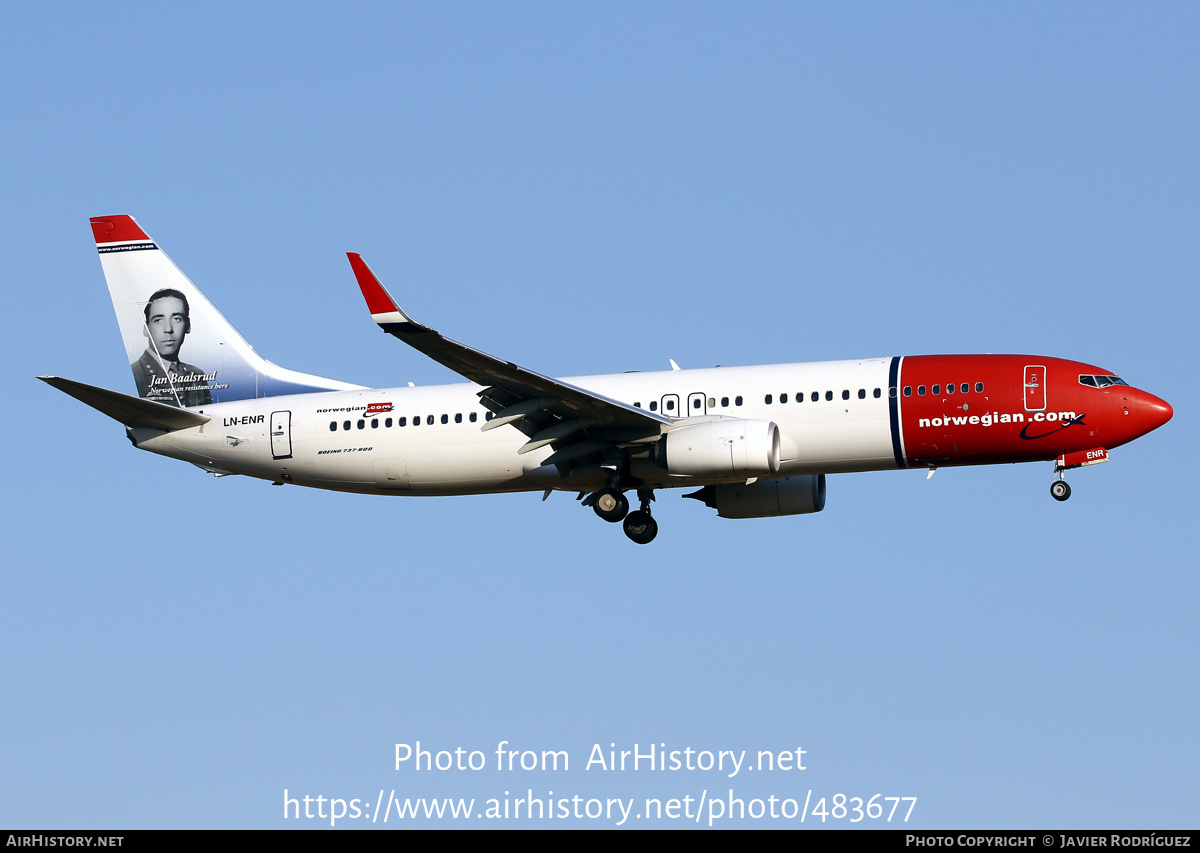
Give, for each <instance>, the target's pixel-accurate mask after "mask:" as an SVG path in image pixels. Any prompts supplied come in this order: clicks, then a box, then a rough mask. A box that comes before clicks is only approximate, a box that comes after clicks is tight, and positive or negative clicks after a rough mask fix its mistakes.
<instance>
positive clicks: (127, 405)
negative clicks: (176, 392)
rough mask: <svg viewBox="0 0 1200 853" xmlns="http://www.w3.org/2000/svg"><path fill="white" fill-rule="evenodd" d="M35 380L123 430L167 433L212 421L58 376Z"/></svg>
mask: <svg viewBox="0 0 1200 853" xmlns="http://www.w3.org/2000/svg"><path fill="white" fill-rule="evenodd" d="M38 379H40V380H42V381H43V382H45V383H46V384H47V385H53V386H54V387H55V388H57V389H58V390H59V391H62V392H63V393H64V394H70V395H71V396H72V397H74V398H75V399H76V400H79V401H80V402H82V403H87V404H88V405H89V406H91V407H92V408H93V409H95V410H96V411H98V412H103V413H104V414H106V415H108V416H109V417H110V418H112V419H113V420H115V421H118V422H120V423H123V424H125V426H127V427H150V428H152V429H165V430H167V431H168V432H169V431H172V430H177V429H188V428H189V427H197V426H200V425H201V424H206V423H208V422H209V421H211V420H212V418H210V417H209V416H208V415H201V414H198V413H197V412H190V411H188V410H187V409H180V408H178V407H176V406H168V405H166V404H165V403H156V402H154V401H153V400H143V399H141V398H139V397H130V396H129V395H128V394H121V393H119V392H117V391H109V390H108V389H106V388H97V387H96V386H95V385H85V384H83V383H82V382H74V381H72V380H70V379H63V378H62V377H61V376H39V377H38Z"/></svg>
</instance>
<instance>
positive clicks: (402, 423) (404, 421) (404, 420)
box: [396, 418, 408, 426]
mask: <svg viewBox="0 0 1200 853" xmlns="http://www.w3.org/2000/svg"><path fill="white" fill-rule="evenodd" d="M396 423H398V424H399V425H400V426H408V418H400V420H398V421H396Z"/></svg>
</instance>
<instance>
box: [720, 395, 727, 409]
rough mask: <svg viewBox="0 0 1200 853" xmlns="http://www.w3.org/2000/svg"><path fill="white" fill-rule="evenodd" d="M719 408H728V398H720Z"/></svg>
mask: <svg viewBox="0 0 1200 853" xmlns="http://www.w3.org/2000/svg"><path fill="white" fill-rule="evenodd" d="M721 406H722V408H728V407H729V398H728V397H722V398H721Z"/></svg>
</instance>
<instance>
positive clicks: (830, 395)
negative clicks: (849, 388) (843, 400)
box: [825, 391, 833, 400]
mask: <svg viewBox="0 0 1200 853" xmlns="http://www.w3.org/2000/svg"><path fill="white" fill-rule="evenodd" d="M825 399H826V400H832V399H833V392H832V391H826V392H825Z"/></svg>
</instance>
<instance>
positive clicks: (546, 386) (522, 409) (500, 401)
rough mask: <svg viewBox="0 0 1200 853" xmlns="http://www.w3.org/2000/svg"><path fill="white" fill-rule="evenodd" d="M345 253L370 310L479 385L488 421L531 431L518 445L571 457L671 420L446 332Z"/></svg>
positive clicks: (634, 438)
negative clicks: (424, 321)
mask: <svg viewBox="0 0 1200 853" xmlns="http://www.w3.org/2000/svg"><path fill="white" fill-rule="evenodd" d="M347 257H348V258H349V259H350V266H351V267H352V268H353V269H354V275H355V277H356V278H357V279H358V286H359V289H360V290H362V294H363V297H364V298H365V299H366V301H367V308H368V310H370V312H371V318H372V319H374V320H375V322H376V323H378V324H379V326H380V328H382V329H383V330H384V331H385V332H387V333H388V334H390V335H393V336H394V337H397V338H399V339H400V340H402V341H404V343H406V344H408V345H409V346H411V347H412V348H413V349H416V350H419V351H420V352H423V353H424V354H425V355H427V356H429V357H430V358H432V359H433V360H434V361H436V362H438V363H440V364H443V365H445V366H446V367H448V368H450V369H451V370H453V371H454V372H455V373H457V374H459V375H460V376H463V377H466V378H467V379H469V380H470V381H472V382H474V383H476V384H478V385H482V386H483V388H484V390H483V391H481V392H479V398H480V400H481V401H482V402H483V405H484V406H485V407H486V408H487V409H489V410H490V411H492V412H493V413H494V417H493V418H492V419H491V420H489V421H487V422H486V423H485V424H484V425H483V429H484V430H489V429H494V428H496V427H499V426H503V425H505V424H512V425H513V426H515V427H516V428H517V429H519V430H521V432H523V433H525V435H527V436H528V437H529V441H528V442H527V443H526V444H525V445H524V446H523V447H522V448H521V450H520V451H519V452H521V453H527V452H529V451H530V450H536V449H537V448H538V447H542V446H544V445H547V444H550V445H552V446H553V447H554V449H555V451H556V452H555V453H554V454H553V455H552V456H551V457H550V458H549V459H548V460H547V462H562V461H568V460H569V459H577V458H581V457H583V456H585V455H590V454H592V453H597V452H602V451H603V449H604V448H606V447H611V446H620V445H631V444H638V443H643V442H646V441H652V440H654V439H657V438H658V436H659V435H661V434H662V432H663V427H669V426H671V424H672V423H673V421H672V420H671V419H670V418H667V417H664V416H662V415H659V414H657V413H654V412H647V411H645V410H643V409H639V408H637V407H636V406H631V405H629V404H628V403H622V402H620V401H619V400H613V399H610V398H608V397H605V396H603V395H601V394H597V393H595V392H593V391H588V390H586V389H584V388H579V387H577V386H575V385H571V384H570V383H567V382H562V381H561V380H558V379H554V378H552V377H549V376H543V375H542V374H540V373H535V372H534V371H532V370H526V369H525V368H523V367H521V366H519V365H516V364H513V363H512V362H511V361H504V360H503V359H499V358H496V357H495V356H491V355H488V354H487V353H483V352H480V351H479V350H476V349H472V348H471V347H469V346H466V345H465V344H460V343H457V342H456V341H452V340H450V339H449V338H445V337H443V336H442V335H441V334H440V333H438V332H436V331H434V330H433V329H431V328H429V327H428V326H423V325H421V324H420V323H417V322H416V321H414V320H413V319H412V318H411V317H409V316H408V315H407V314H405V313H404V312H403V311H402V310H401V309H400V306H399V305H398V304H397V302H396V300H395V299H393V298H392V296H391V294H389V293H388V292H387V289H386V288H384V286H383V285H382V284H381V283H380V282H379V279H377V278H376V277H375V274H374V273H373V272H371V269H370V267H368V266H367V265H366V263H365V262H364V261H363V259H362V257H360V256H359V255H358V254H356V253H354V252H347Z"/></svg>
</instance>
